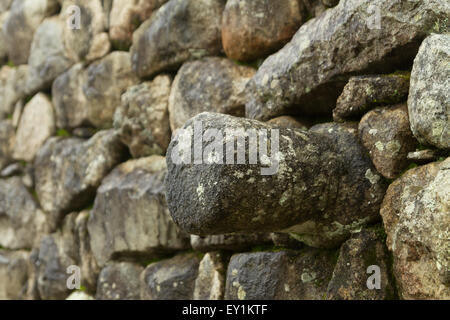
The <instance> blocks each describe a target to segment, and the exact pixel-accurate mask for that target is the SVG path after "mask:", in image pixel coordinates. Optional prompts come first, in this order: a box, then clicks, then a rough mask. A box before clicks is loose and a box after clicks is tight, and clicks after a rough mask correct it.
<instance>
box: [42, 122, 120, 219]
mask: <svg viewBox="0 0 450 320" xmlns="http://www.w3.org/2000/svg"><path fill="white" fill-rule="evenodd" d="M124 152H125V147H124V146H123V145H122V144H121V143H120V141H119V139H118V138H117V136H116V135H115V134H114V132H113V131H112V130H106V131H100V132H99V133H97V134H96V135H95V136H93V137H92V138H91V139H89V140H87V141H84V140H82V139H78V138H67V139H63V138H61V137H55V138H50V139H48V140H47V142H46V143H45V144H44V146H43V147H42V148H41V149H40V150H39V152H38V154H37V156H36V159H35V161H34V165H35V179H36V193H37V195H38V197H39V200H40V203H41V206H42V208H43V209H44V211H46V212H47V213H49V215H50V217H51V222H52V223H57V222H58V221H59V220H60V218H61V217H62V216H63V215H64V214H66V213H70V212H72V211H76V210H79V209H83V208H84V207H86V206H88V205H89V204H90V203H91V202H92V201H93V200H94V196H95V189H96V188H97V187H98V186H99V185H100V183H101V181H102V179H103V178H104V177H105V176H106V175H107V174H108V173H109V171H110V170H111V169H112V168H113V167H114V166H115V165H117V164H118V163H119V162H121V161H122V158H123V155H124ZM52 227H54V225H53V226H52Z"/></svg>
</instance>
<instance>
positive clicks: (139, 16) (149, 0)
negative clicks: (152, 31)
mask: <svg viewBox="0 0 450 320" xmlns="http://www.w3.org/2000/svg"><path fill="white" fill-rule="evenodd" d="M166 2H167V0H137V1H129V0H114V1H113V2H112V8H111V12H110V17H111V18H110V24H109V38H110V39H111V41H112V42H113V44H114V46H115V47H116V48H118V49H127V48H129V47H130V45H131V42H132V39H133V32H134V31H135V30H136V28H137V27H138V26H139V25H140V24H141V23H142V22H144V21H145V20H147V19H148V18H150V16H151V15H152V13H153V12H155V11H156V10H157V9H158V8H159V7H161V6H162V5H163V4H164V3H166Z"/></svg>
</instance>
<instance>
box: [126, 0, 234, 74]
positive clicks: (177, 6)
mask: <svg viewBox="0 0 450 320" xmlns="http://www.w3.org/2000/svg"><path fill="white" fill-rule="evenodd" d="M224 6H225V1H224V0H170V1H169V2H167V3H166V4H164V5H163V6H162V7H161V8H159V9H158V11H156V12H155V14H153V15H152V17H151V18H150V19H148V20H147V21H146V22H144V23H143V24H142V25H141V26H140V27H139V29H138V30H136V32H135V33H134V34H133V46H132V47H131V59H132V63H133V70H134V71H135V72H136V73H137V74H138V75H139V77H149V76H152V75H154V74H156V73H158V72H161V71H165V70H170V69H175V68H178V67H179V66H180V65H181V64H182V63H183V62H185V61H187V60H191V59H196V58H200V57H203V56H206V55H216V54H218V53H220V51H221V49H222V44H221V35H220V33H221V25H222V11H223V9H224ZM205 26H207V27H205Z"/></svg>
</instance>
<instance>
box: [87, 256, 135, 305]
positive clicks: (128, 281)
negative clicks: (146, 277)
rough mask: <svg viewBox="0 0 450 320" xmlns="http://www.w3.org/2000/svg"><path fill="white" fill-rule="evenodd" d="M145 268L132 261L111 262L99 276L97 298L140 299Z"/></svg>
mask: <svg viewBox="0 0 450 320" xmlns="http://www.w3.org/2000/svg"><path fill="white" fill-rule="evenodd" d="M143 270H144V268H143V267H141V266H139V265H137V264H134V263H130V262H114V263H109V264H108V265H107V266H106V267H104V268H103V269H102V272H101V273H100V275H99V278H98V284H97V294H96V295H95V298H96V299H97V300H139V293H140V285H141V283H140V280H139V277H140V275H141V273H142V272H143Z"/></svg>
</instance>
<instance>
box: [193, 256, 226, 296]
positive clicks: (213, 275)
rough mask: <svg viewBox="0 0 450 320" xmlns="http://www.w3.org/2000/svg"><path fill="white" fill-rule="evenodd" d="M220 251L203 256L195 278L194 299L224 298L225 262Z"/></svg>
mask: <svg viewBox="0 0 450 320" xmlns="http://www.w3.org/2000/svg"><path fill="white" fill-rule="evenodd" d="M224 258H225V257H224V256H223V254H221V253H220V252H210V253H207V254H205V255H204V256H203V259H202V261H200V265H199V267H198V276H197V279H195V288H194V296H193V299H194V300H222V299H223V294H224V292H225V272H226V270H225V264H224Z"/></svg>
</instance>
